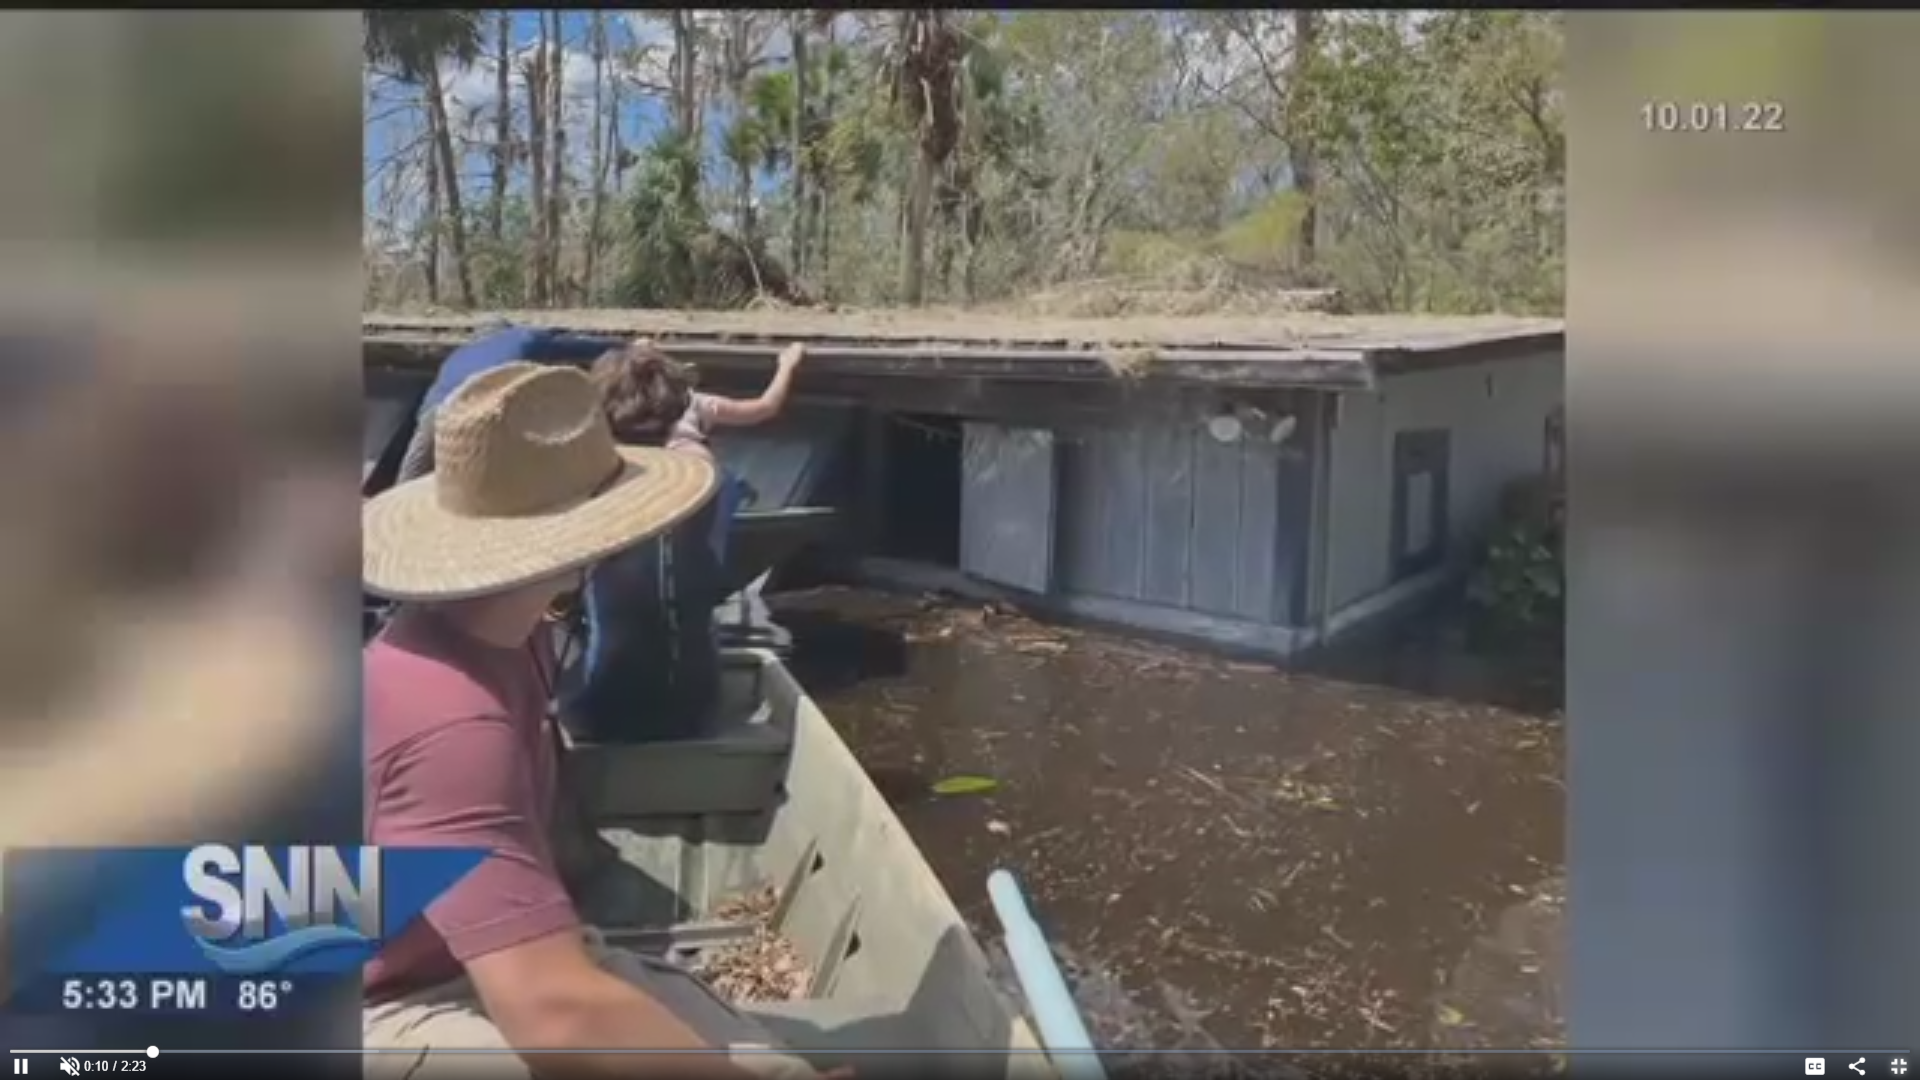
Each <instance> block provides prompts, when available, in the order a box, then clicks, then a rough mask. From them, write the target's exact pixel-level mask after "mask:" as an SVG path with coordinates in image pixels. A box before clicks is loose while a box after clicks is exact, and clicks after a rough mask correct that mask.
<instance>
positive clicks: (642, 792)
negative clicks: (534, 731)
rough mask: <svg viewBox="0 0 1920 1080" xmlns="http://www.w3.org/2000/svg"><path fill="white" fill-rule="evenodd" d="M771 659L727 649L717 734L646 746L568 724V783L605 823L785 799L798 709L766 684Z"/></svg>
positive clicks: (754, 808) (755, 807)
mask: <svg viewBox="0 0 1920 1080" xmlns="http://www.w3.org/2000/svg"><path fill="white" fill-rule="evenodd" d="M770 659H771V658H770V657H767V656H766V654H763V653H759V652H755V651H750V650H739V651H732V650H723V651H722V653H721V675H720V703H719V705H718V706H717V707H716V712H717V715H716V717H715V721H714V726H713V734H711V735H710V736H708V737H706V738H701V739H675V740H671V741H661V742H645V743H601V742H587V741H584V740H581V739H577V738H575V737H574V735H573V733H572V732H571V731H568V730H567V729H566V728H565V727H564V726H562V727H561V729H560V733H561V736H562V740H563V746H564V750H565V758H564V760H563V762H562V765H561V768H562V777H563V780H562V783H563V784H564V785H565V786H566V787H567V788H568V789H569V790H570V791H572V792H574V793H576V795H575V796H574V797H577V798H578V799H580V800H581V802H582V804H583V807H584V809H585V812H586V813H587V815H588V817H589V818H590V819H591V820H592V821H594V822H595V823H596V824H597V825H600V826H605V825H608V824H611V823H613V822H617V821H620V820H624V819H632V818H640V817H656V816H661V815H669V816H698V815H703V814H755V813H763V812H765V811H767V810H771V809H773V808H774V807H775V806H778V805H779V804H780V800H781V785H782V784H783V783H784V782H785V781H786V777H787V764H788V759H789V758H790V757H791V755H792V751H793V724H794V718H793V716H792V706H791V703H788V705H787V707H786V708H784V709H783V708H781V707H779V705H778V703H776V702H774V701H771V700H769V698H768V696H767V694H766V693H765V692H764V690H763V689H762V679H763V676H762V667H763V665H764V664H765V663H767V662H768V661H769V660H770Z"/></svg>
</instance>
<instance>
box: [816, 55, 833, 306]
mask: <svg viewBox="0 0 1920 1080" xmlns="http://www.w3.org/2000/svg"><path fill="white" fill-rule="evenodd" d="M825 37H826V57H825V60H824V62H823V63H822V64H821V65H820V70H821V81H822V82H823V83H824V85H822V86H821V87H820V122H821V124H822V125H823V126H824V127H825V128H826V129H827V130H829V131H831V130H832V129H833V125H834V111H833V110H834V101H833V91H834V82H833V56H834V50H835V47H836V46H837V44H838V37H839V35H838V34H837V33H836V32H835V29H834V22H833V21H832V20H828V22H827V32H826V35H825ZM833 191H834V182H833V171H832V170H831V169H823V170H821V173H820V192H819V195H818V196H817V200H816V202H815V206H816V211H817V212H816V214H815V218H814V220H815V222H816V223H817V224H818V226H819V229H820V298H821V299H822V300H831V299H832V297H833Z"/></svg>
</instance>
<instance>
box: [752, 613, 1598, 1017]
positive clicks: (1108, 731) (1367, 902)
mask: <svg viewBox="0 0 1920 1080" xmlns="http://www.w3.org/2000/svg"><path fill="white" fill-rule="evenodd" d="M779 607H780V609H781V612H782V614H781V618H782V620H783V621H784V622H785V623H786V624H787V625H788V626H790V627H791V628H793V629H794V631H795V637H796V641H797V643H798V648H797V652H796V656H795V664H794V666H795V669H796V670H797V671H798V672H799V674H800V676H801V678H802V680H803V681H805V682H806V683H807V685H808V687H809V690H810V691H811V692H812V693H814V695H815V696H816V699H817V700H819V701H820V703H821V704H822V706H823V707H824V708H825V710H826V712H827V714H828V715H829V716H830V717H831V718H832V719H833V721H834V723H835V725H836V726H837V727H839V728H840V730H841V731H842V732H843V734H844V735H845V736H846V737H847V739H848V741H849V742H850V743H851V744H852V745H853V747H854V748H855V751H856V752H857V753H858V754H859V756H860V757H861V759H862V761H863V762H864V763H865V764H866V765H867V768H868V771H869V773H870V774H871V775H873V777H874V778H875V780H876V781H877V782H878V783H879V785H880V786H881V788H882V790H883V791H886V792H887V794H888V796H889V798H891V799H893V800H894V801H895V803H896V806H897V807H898V809H899V812H900V815H901V817H902V819H903V821H904V822H905V823H906V825H907V826H908V828H909V829H910V830H911V831H912V832H913V834H914V836H915V837H916V839H918V841H919V842H920V846H921V849H922V851H923V852H925V854H926V856H927V858H928V860H929V861H930V862H931V863H932V864H933V867H934V869H935V870H936V872H937V873H938V874H939V875H940V877H941V879H942V880H943V881H944V882H945V884H946V886H947V888H948V890H949V892H950V893H951V894H952V895H953V897H954V900H955V901H956V903H958V904H959V905H960V907H961V909H962V910H963V912H965V914H966V915H967V917H968V918H969V920H971V921H972V922H973V923H974V925H975V926H976V928H977V929H978V930H979V931H980V933H981V937H982V938H983V940H987V941H990V942H991V941H992V940H993V939H994V938H996V937H997V933H996V928H995V926H994V922H993V916H992V913H991V910H990V909H989V907H988V905H987V901H986V878H987V874H988V873H989V872H990V871H991V870H993V869H994V868H996V867H1006V868H1008V869H1010V870H1012V871H1013V872H1014V873H1015V874H1016V875H1017V876H1018V877H1019V879H1020V881H1021V884H1022V885H1023V887H1024V888H1025V890H1026V891H1027V894H1028V898H1029V901H1030V902H1031V903H1032V905H1033V906H1034V909H1035V911H1036V912H1037V913H1038V915H1039V917H1040V918H1041V920H1042V922H1043V924H1044V925H1045V926H1046V928H1047V930H1048V933H1049V936H1050V938H1051V939H1052V940H1053V942H1054V943H1055V946H1056V948H1057V950H1058V951H1059V953H1060V956H1061V959H1062V960H1063V962H1064V963H1065V965H1066V966H1067V968H1068V970H1069V974H1070V978H1071V979H1072V981H1073V982H1074V983H1075V993H1076V995H1077V996H1078V997H1079V998H1080V999H1081V1004H1082V1007H1083V1009H1084V1010H1085V1012H1086V1013H1087V1015H1088V1020H1089V1024H1090V1026H1091V1027H1092V1028H1093V1029H1094V1034H1095V1038H1096V1040H1097V1041H1099V1042H1100V1043H1101V1044H1102V1045H1103V1046H1104V1047H1109V1048H1114V1049H1116V1050H1123V1049H1145V1048H1154V1049H1159V1050H1170V1049H1186V1050H1193V1051H1199V1052H1206V1051H1214V1050H1218V1049H1220V1048H1222V1047H1227V1048H1234V1049H1258V1048H1278V1047H1293V1048H1342V1049H1367V1050H1386V1049H1412V1048H1428V1047H1445V1048H1459V1049H1469V1048H1492V1047H1500V1048H1511V1049H1519V1048H1535V1049H1540V1050H1549V1049H1551V1048H1554V1047H1556V1046H1558V1045H1559V1043H1560V1042H1561V1038H1562V1034H1561V1020H1560V1006H1559V1000H1558V988H1559V983H1560V978H1559V968H1560V964H1561V943H1560V936H1561V935H1560V924H1561V910H1562V904H1563V899H1562V894H1561V888H1560V880H1561V870H1562V868H1561V860H1562V851H1561V844H1562V820H1563V810H1564V805H1563V804H1564V797H1563V789H1562V786H1561V782H1560V774H1561V732H1560V726H1559V722H1558V720H1557V718H1556V714H1554V713H1551V712H1546V711H1529V707H1532V708H1537V707H1538V705H1537V702H1538V700H1539V699H1540V698H1541V697H1542V696H1543V695H1542V693H1541V691H1542V687H1541V686H1540V685H1539V684H1537V683H1525V682H1521V683H1517V684H1516V681H1515V680H1514V679H1512V678H1509V677H1508V676H1507V675H1506V674H1505V673H1504V672H1502V671H1501V670H1500V668H1499V665H1495V664H1490V663H1487V662H1483V661H1476V660H1474V659H1473V658H1472V657H1470V656H1468V655H1466V654H1465V653H1464V652H1463V650H1462V649H1461V648H1460V647H1459V646H1458V644H1457V641H1456V640H1454V638H1453V637H1452V636H1450V635H1449V633H1448V631H1447V629H1446V628H1444V627H1443V628H1441V629H1439V630H1434V629H1431V628H1428V629H1425V630H1422V631H1421V632H1419V633H1416V634H1415V635H1414V636H1412V637H1410V638H1406V639H1403V640H1402V641H1400V642H1398V643H1395V644H1394V645H1392V646H1391V647H1386V648H1372V649H1369V650H1366V651H1364V652H1355V653H1349V654H1347V655H1344V656H1341V657H1338V658H1334V659H1331V660H1328V661H1325V662H1323V663H1321V664H1319V665H1316V667H1317V669H1318V670H1317V671H1316V672H1314V673H1305V672H1281V671H1278V670H1275V669H1273V668H1270V667H1265V666H1260V665H1250V664H1239V663H1232V662H1227V661H1223V660H1220V659H1215V658H1210V657H1206V656H1202V655H1198V654H1195V653H1192V652H1188V651H1183V650H1179V649H1173V648H1166V647H1161V646H1157V645H1150V644H1142V643H1139V642H1136V641H1130V640H1126V639H1123V638H1121V637H1118V636H1113V635H1107V634H1099V633H1092V632H1084V631H1078V630H1067V629H1060V628H1055V627H1049V626H1042V625H1039V624H1036V623H1034V622H1032V621H1029V620H1027V619H1025V618H1023V617H1021V616H1019V615H1017V614H1014V613H1011V612H1006V611H1002V610H998V609H986V608H981V607H978V606H964V605H961V606H956V605H949V604H944V603H934V602H932V601H924V600H914V599H911V598H900V597H890V596H883V595H880V594H874V593H868V592H863V591H857V590H845V589H830V590H819V591H816V592H812V593H807V594H800V595H797V596H791V597H787V598H783V600H782V602H781V603H780V605H779ZM1396 685H1399V686H1412V687H1415V689H1402V688H1396ZM958 775H967V776H982V777H989V778H992V779H993V780H994V781H996V782H997V785H998V786H997V788H996V789H995V790H993V791H991V792H989V793H987V794H984V795H971V796H962V797H950V798H937V797H932V795H931V787H932V785H933V784H934V783H935V782H937V781H938V780H940V779H942V778H947V777H953V776H958Z"/></svg>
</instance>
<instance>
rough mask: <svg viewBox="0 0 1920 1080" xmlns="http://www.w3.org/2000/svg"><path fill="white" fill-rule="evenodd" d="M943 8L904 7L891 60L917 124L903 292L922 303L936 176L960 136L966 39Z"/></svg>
mask: <svg viewBox="0 0 1920 1080" xmlns="http://www.w3.org/2000/svg"><path fill="white" fill-rule="evenodd" d="M951 15H952V13H951V12H949V11H946V10H944V9H940V8H922V9H916V10H912V11H903V12H900V13H899V14H898V16H897V18H898V20H899V22H898V24H897V25H898V30H899V33H898V35H897V36H896V38H895V40H894V43H893V47H892V55H891V56H890V58H889V59H890V60H891V63H892V67H893V100H894V103H895V104H896V105H897V106H898V107H899V108H900V111H901V114H902V115H903V116H904V117H905V119H906V121H907V122H908V123H909V124H911V125H912V126H913V131H914V149H915V154H914V160H913V175H912V178H911V179H910V180H909V181H908V183H907V200H906V203H907V205H906V234H907V235H906V246H905V248H904V250H903V251H902V253H901V256H902V257H901V261H900V291H901V293H902V294H903V298H904V299H905V300H906V302H907V303H909V304H919V303H920V302H921V301H922V300H923V299H924V298H925V296H926V288H927V225H928V222H929V220H930V219H931V218H932V216H933V188H934V181H935V179H936V178H937V177H938V176H939V174H940V171H941V169H942V167H944V166H945V164H946V162H947V158H948V157H949V156H951V155H952V154H953V148H954V146H955V145H956V144H957V143H958V142H959V138H960V99H961V95H962V93H963V91H962V88H961V71H962V64H961V60H962V58H963V57H964V55H965V52H966V39H965V38H964V37H963V36H962V35H961V34H960V33H959V31H958V29H957V28H956V27H955V26H954V25H953V22H952V20H951Z"/></svg>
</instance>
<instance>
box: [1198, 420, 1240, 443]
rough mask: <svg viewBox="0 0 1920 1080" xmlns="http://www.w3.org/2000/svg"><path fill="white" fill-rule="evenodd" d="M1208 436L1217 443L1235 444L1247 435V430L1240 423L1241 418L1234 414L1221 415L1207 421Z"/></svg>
mask: <svg viewBox="0 0 1920 1080" xmlns="http://www.w3.org/2000/svg"><path fill="white" fill-rule="evenodd" d="M1207 434H1209V435H1211V436H1213V439H1214V441H1215V442H1223V443H1234V442H1239V441H1240V437H1241V436H1242V435H1244V434H1246V428H1245V427H1244V426H1243V425H1242V424H1241V423H1240V418H1239V417H1237V416H1235V415H1233V414H1232V413H1221V414H1220V415H1219V416H1216V417H1214V418H1213V419H1211V420H1208V421H1207Z"/></svg>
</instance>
